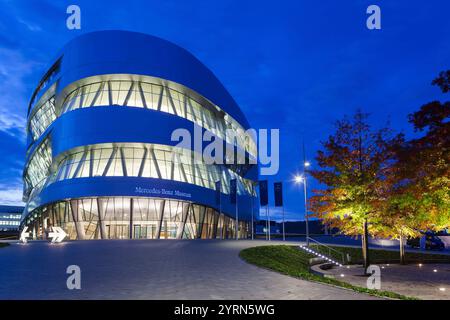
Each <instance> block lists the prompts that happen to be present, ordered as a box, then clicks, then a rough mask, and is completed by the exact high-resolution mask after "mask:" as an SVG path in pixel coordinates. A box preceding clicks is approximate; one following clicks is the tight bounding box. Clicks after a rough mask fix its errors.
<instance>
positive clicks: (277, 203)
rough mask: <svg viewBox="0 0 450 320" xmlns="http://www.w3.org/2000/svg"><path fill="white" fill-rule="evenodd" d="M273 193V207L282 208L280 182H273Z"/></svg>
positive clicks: (281, 186) (281, 187)
mask: <svg viewBox="0 0 450 320" xmlns="http://www.w3.org/2000/svg"><path fill="white" fill-rule="evenodd" d="M273 191H274V195H275V207H282V206H283V184H282V182H275V183H274V184H273Z"/></svg>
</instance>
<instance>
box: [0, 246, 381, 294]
mask: <svg viewBox="0 0 450 320" xmlns="http://www.w3.org/2000/svg"><path fill="white" fill-rule="evenodd" d="M275 243H277V242H276V241H272V242H271V244H275ZM278 243H280V242H278ZM266 244H268V243H267V242H265V241H259V240H255V241H250V240H243V241H232V240H228V241H219V240H217V241H216V240H198V241H196V240H194V241H192V240H147V241H146V240H107V241H101V240H97V241H95V240H94V241H74V242H65V243H62V244H56V245H51V244H49V243H47V242H31V243H29V244H27V245H21V244H12V245H11V246H9V247H7V248H2V249H0V266H1V269H0V299H352V300H355V299H375V298H374V297H371V296H367V295H363V294H358V293H355V292H352V291H348V290H345V289H340V288H336V287H331V286H327V285H322V284H319V283H313V282H308V281H303V280H299V279H295V278H292V277H288V276H284V275H281V274H278V273H275V272H272V271H269V270H264V269H261V268H258V267H255V266H253V265H250V264H247V263H246V262H244V261H242V260H241V259H240V258H239V256H238V253H239V251H240V250H242V249H244V248H247V247H251V246H256V245H266ZM290 244H292V243H290ZM72 264H75V265H78V266H79V267H80V268H81V287H82V288H81V290H68V289H67V288H66V279H67V277H68V275H67V274H66V268H67V266H68V265H72Z"/></svg>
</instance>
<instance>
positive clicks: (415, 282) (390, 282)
mask: <svg viewBox="0 0 450 320" xmlns="http://www.w3.org/2000/svg"><path fill="white" fill-rule="evenodd" d="M379 267H380V271H381V289H382V290H388V291H395V292H397V293H400V294H403V295H406V296H412V297H417V298H419V299H426V300H442V299H446V300H450V264H448V263H437V264H417V263H414V264H407V265H399V264H388V265H387V264H380V265H379ZM363 270H364V269H363V267H362V266H352V267H350V268H349V269H347V268H333V269H329V270H326V271H322V272H323V273H325V274H332V275H334V276H335V277H336V278H337V279H339V280H342V281H346V282H349V283H351V284H354V285H357V286H365V284H366V280H367V278H366V277H362V276H361V274H363ZM342 275H343V277H342Z"/></svg>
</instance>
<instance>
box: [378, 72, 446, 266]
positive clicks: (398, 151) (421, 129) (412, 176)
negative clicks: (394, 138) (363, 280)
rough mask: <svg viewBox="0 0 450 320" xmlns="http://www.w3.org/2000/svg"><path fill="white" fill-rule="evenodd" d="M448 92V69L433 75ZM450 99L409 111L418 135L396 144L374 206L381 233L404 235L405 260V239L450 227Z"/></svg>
mask: <svg viewBox="0 0 450 320" xmlns="http://www.w3.org/2000/svg"><path fill="white" fill-rule="evenodd" d="M432 84H433V85H438V86H439V87H440V88H441V90H442V92H443V93H447V92H449V91H450V70H448V71H445V72H441V73H440V75H439V77H438V78H436V79H435V80H433V82H432ZM449 120H450V102H448V101H447V102H444V103H441V102H439V101H432V102H430V103H427V104H425V105H423V106H422V107H421V108H420V110H419V111H416V112H414V113H413V114H411V115H410V116H409V122H410V123H411V124H412V125H413V126H414V129H415V131H416V132H418V134H419V135H420V137H418V138H415V139H412V140H409V141H403V142H402V143H399V144H398V145H397V146H396V148H395V157H396V161H395V163H393V165H392V166H391V168H390V169H389V174H388V179H386V180H385V181H383V193H384V195H385V196H384V197H381V198H380V199H383V198H384V199H383V200H382V201H380V202H379V203H378V204H377V205H376V207H378V215H379V220H380V225H381V226H382V233H383V235H384V236H389V237H392V238H395V239H399V240H400V261H401V262H402V263H404V262H405V251H404V245H405V238H407V237H417V236H420V231H427V230H433V231H441V230H443V229H446V228H449V227H450V122H449Z"/></svg>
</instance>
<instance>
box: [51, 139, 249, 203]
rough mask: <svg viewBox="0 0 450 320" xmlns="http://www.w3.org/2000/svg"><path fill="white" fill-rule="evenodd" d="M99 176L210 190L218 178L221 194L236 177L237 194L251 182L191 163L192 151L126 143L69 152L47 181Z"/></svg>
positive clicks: (223, 170)
mask: <svg viewBox="0 0 450 320" xmlns="http://www.w3.org/2000/svg"><path fill="white" fill-rule="evenodd" d="M98 176H113V177H117V176H120V177H144V178H158V179H166V180H174V181H180V182H186V183H190V184H195V185H198V186H201V187H205V188H209V189H213V190H214V189H215V182H216V181H219V180H221V181H222V187H223V192H224V193H229V181H230V180H231V179H238V193H239V194H244V193H247V194H252V184H251V181H250V180H248V179H245V178H242V177H241V176H240V175H238V174H236V173H235V172H233V171H232V170H230V169H229V168H227V167H226V166H225V165H217V164H212V165H207V164H204V163H194V154H193V152H191V151H188V152H187V151H186V150H185V151H183V150H181V149H178V148H174V147H171V146H165V145H156V144H151V145H142V144H127V145H125V146H120V147H101V146H100V145H97V146H96V145H93V146H90V147H88V148H87V149H85V150H82V151H77V152H73V153H69V154H67V155H66V156H65V157H64V158H63V159H61V160H60V161H59V164H58V166H57V169H56V170H55V172H54V173H52V175H51V176H50V178H49V182H48V184H51V183H53V182H55V181H61V180H66V179H75V178H86V177H98Z"/></svg>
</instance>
